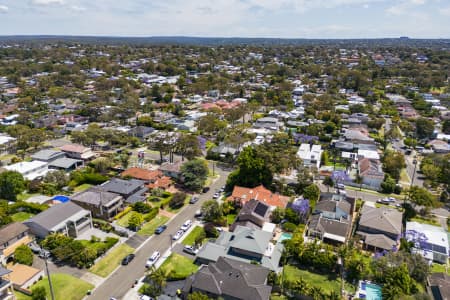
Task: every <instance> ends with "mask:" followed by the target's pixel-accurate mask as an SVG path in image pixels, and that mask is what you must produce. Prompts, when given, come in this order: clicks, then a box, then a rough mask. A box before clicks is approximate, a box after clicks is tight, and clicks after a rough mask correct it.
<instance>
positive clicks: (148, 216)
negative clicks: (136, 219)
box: [144, 207, 159, 222]
mask: <svg viewBox="0 0 450 300" xmlns="http://www.w3.org/2000/svg"><path fill="white" fill-rule="evenodd" d="M158 213H159V208H158V207H153V208H152V209H151V210H150V212H149V213H148V214H146V215H145V216H144V221H145V222H150V221H151V220H153V219H154V218H155V217H156V216H157V215H158Z"/></svg>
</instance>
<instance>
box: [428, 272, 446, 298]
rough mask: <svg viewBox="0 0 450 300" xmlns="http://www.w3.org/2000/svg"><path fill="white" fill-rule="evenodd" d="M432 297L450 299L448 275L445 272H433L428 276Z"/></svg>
mask: <svg viewBox="0 0 450 300" xmlns="http://www.w3.org/2000/svg"><path fill="white" fill-rule="evenodd" d="M428 282H429V286H430V288H431V293H432V294H433V297H434V299H450V276H449V275H447V274H445V273H433V274H431V275H430V276H429V277H428Z"/></svg>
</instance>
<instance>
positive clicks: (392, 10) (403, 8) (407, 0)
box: [386, 0, 427, 17]
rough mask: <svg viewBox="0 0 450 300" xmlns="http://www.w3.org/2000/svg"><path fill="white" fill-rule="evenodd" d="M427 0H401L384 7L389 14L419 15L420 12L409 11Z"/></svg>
mask: <svg viewBox="0 0 450 300" xmlns="http://www.w3.org/2000/svg"><path fill="white" fill-rule="evenodd" d="M426 2H427V0H402V1H400V2H399V3H398V4H395V5H393V6H391V7H388V8H387V9H386V12H387V13H388V14H391V15H408V14H410V15H413V16H418V17H420V16H421V15H422V14H420V13H411V11H413V10H414V9H416V8H417V7H418V6H421V5H424V4H425V3H426Z"/></svg>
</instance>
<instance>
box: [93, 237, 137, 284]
mask: <svg viewBox="0 0 450 300" xmlns="http://www.w3.org/2000/svg"><path fill="white" fill-rule="evenodd" d="M133 251H134V249H133V248H131V247H130V246H128V245H127V244H120V245H119V246H117V247H116V248H114V249H113V250H111V251H110V252H109V253H108V254H107V255H106V256H105V257H103V258H102V259H101V260H100V261H98V262H97V263H96V264H95V265H94V266H92V268H90V271H91V272H92V273H94V274H96V275H98V276H101V277H106V276H108V275H109V274H110V273H111V272H112V271H114V270H115V269H116V268H117V266H119V264H120V262H121V260H122V259H123V258H124V257H125V256H127V255H128V254H130V253H133Z"/></svg>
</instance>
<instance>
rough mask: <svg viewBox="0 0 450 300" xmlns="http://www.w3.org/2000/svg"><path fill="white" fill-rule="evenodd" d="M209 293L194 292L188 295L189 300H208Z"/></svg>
mask: <svg viewBox="0 0 450 300" xmlns="http://www.w3.org/2000/svg"><path fill="white" fill-rule="evenodd" d="M208 299H209V297H208V295H205V294H203V293H201V292H193V293H191V294H189V295H188V300H208Z"/></svg>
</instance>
